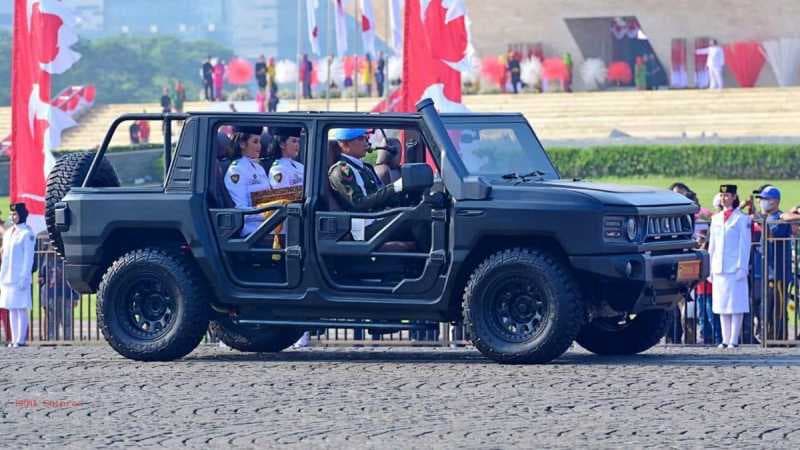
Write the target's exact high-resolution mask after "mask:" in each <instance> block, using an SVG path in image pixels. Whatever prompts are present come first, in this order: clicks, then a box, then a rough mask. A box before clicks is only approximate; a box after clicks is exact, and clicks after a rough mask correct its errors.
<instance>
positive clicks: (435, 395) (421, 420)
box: [0, 345, 800, 448]
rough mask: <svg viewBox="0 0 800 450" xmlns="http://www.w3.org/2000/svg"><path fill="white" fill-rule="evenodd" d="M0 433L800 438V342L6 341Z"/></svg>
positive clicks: (621, 443) (440, 439)
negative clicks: (143, 352) (602, 351)
mask: <svg viewBox="0 0 800 450" xmlns="http://www.w3.org/2000/svg"><path fill="white" fill-rule="evenodd" d="M0 392H2V397H3V403H2V404H1V405H0V436H2V441H0V446H6V445H9V444H11V443H13V444H14V445H13V446H14V447H15V448H30V447H39V446H48V447H53V446H56V445H58V446H67V447H74V448H88V447H106V446H134V445H136V446H145V447H166V448H179V447H191V448H207V447H213V448H220V447H231V446H233V447H250V448H256V447H258V448H264V447H274V446H282V445H289V446H293V447H297V448H316V447H337V448H343V447H344V446H347V448H350V447H356V448H360V447H370V448H449V447H467V448H487V447H493V448H514V447H523V448H529V447H537V448H541V447H577V446H583V447H586V446H591V447H600V448H605V447H615V448H622V447H624V448H630V447H643V446H657V447H665V446H670V447H693V448H698V447H733V446H736V447H763V448H799V447H800V351H798V350H792V349H789V350H787V349H774V350H773V349H771V350H768V351H764V350H761V349H757V348H749V349H740V350H738V351H721V350H716V349H699V348H664V347H659V348H656V349H654V350H652V351H650V352H649V353H647V354H645V355H641V356H636V357H629V358H600V357H596V356H593V355H590V354H587V353H585V352H583V351H582V350H579V349H577V350H574V351H571V352H569V353H567V354H566V355H565V356H563V357H562V358H561V359H559V360H558V361H556V362H555V363H554V364H551V365H544V366H501V365H497V364H494V363H492V362H490V361H488V360H486V359H484V358H483V357H481V356H480V355H479V354H478V353H477V352H476V351H474V350H472V349H455V350H450V349H421V348H388V349H373V348H358V349H352V348H345V349H342V348H328V349H314V350H312V351H289V352H285V353H281V354H275V355H269V354H257V355H256V354H242V353H236V352H232V351H227V350H221V349H218V348H216V347H213V346H204V347H202V348H200V349H198V350H197V351H195V352H194V353H192V354H191V355H190V356H189V357H187V358H186V359H184V360H181V361H177V362H173V363H147V364H145V363H138V362H134V361H128V360H125V359H123V358H121V357H119V356H118V355H117V354H115V353H113V352H112V351H111V350H110V349H109V348H108V347H107V346H104V345H95V346H85V347H55V348H53V347H29V348H22V349H14V350H11V349H0Z"/></svg>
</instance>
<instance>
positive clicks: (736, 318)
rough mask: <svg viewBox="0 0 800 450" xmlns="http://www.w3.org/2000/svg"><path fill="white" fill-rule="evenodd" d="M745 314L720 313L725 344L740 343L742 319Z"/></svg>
mask: <svg viewBox="0 0 800 450" xmlns="http://www.w3.org/2000/svg"><path fill="white" fill-rule="evenodd" d="M743 319H744V314H720V315H719V321H720V325H722V343H723V344H725V345H738V344H739V337H740V336H741V335H742V320H743Z"/></svg>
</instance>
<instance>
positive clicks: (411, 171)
mask: <svg viewBox="0 0 800 450" xmlns="http://www.w3.org/2000/svg"><path fill="white" fill-rule="evenodd" d="M400 177H401V178H402V180H403V191H409V192H419V191H424V190H425V189H428V188H430V187H431V186H433V169H431V166H429V165H427V164H425V163H411V164H403V165H402V166H401V167H400Z"/></svg>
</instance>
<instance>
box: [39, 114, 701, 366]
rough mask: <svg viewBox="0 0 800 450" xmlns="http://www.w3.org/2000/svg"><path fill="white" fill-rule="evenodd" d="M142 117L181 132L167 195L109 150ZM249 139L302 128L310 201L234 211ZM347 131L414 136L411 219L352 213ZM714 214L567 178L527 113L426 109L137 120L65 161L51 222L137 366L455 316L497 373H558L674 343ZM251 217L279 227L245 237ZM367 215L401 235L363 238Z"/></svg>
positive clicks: (409, 173)
mask: <svg viewBox="0 0 800 450" xmlns="http://www.w3.org/2000/svg"><path fill="white" fill-rule="evenodd" d="M143 118H145V119H151V120H155V119H157V120H159V121H162V122H163V126H164V134H165V142H167V143H168V144H166V145H164V154H163V163H164V164H163V167H164V169H163V170H164V177H163V182H159V183H158V184H157V185H151V186H145V187H141V186H122V187H121V186H119V184H120V183H119V179H118V176H117V173H116V172H115V168H114V167H112V165H111V164H110V163H109V161H108V157H107V155H106V148H107V146H108V144H109V142H110V141H111V136H112V134H113V133H114V131H115V130H116V129H117V128H118V127H119V125H120V124H121V123H124V122H126V121H135V120H141V119H143ZM178 122H180V124H181V126H180V138H179V140H177V143H176V144H174V145H172V144H169V143H170V142H172V141H173V140H172V139H171V135H172V133H173V131H177V128H178V127H177V126H173V124H176V123H178ZM231 126H246V127H251V128H252V127H264V129H266V130H269V129H272V128H273V127H296V128H300V129H301V130H302V133H301V141H300V142H301V144H300V145H301V154H300V160H301V161H302V162H303V163H304V165H305V182H304V185H303V186H302V188H301V190H300V195H299V196H298V197H295V198H294V199H292V200H289V201H277V202H275V201H272V202H268V203H263V204H258V205H257V207H254V208H251V209H237V208H235V207H233V204H232V203H231V201H230V199H229V198H227V196H226V195H225V190H224V189H222V188H220V186H221V184H220V183H221V177H224V174H225V167H224V165H225V164H226V159H225V149H224V148H222V149H221V148H220V146H221V145H223V146H224V139H222V140H221V139H220V137H224V133H225V130H226V128H225V127H231ZM343 127H344V128H346V127H361V128H367V129H369V130H371V132H372V138H371V139H372V144H373V145H374V146H375V147H378V148H380V147H383V148H386V147H387V146H388V143H389V142H390V141H391V142H393V143H395V144H397V143H399V148H400V151H401V152H402V161H403V165H402V166H401V168H400V170H398V171H397V174H396V176H399V177H401V178H402V179H403V182H404V186H407V187H408V189H407V191H406V188H404V190H403V192H402V199H401V200H402V201H399V202H398V204H397V205H395V206H394V207H390V208H388V209H385V210H380V211H371V212H354V211H346V210H343V208H342V207H341V205H340V204H339V202H337V199H336V196H335V195H334V193H333V192H332V190H331V187H330V184H329V183H328V169H329V167H330V166H331V165H332V164H333V163H334V162H335V161H336V160H337V158H338V157H339V156H338V155H337V154H336V152H337V150H338V148H339V147H338V145H337V143H336V142H335V141H333V140H332V139H331V138H330V136H331V134H330V131H331V130H332V129H334V128H343ZM228 129H229V128H228ZM176 134H177V133H176ZM267 139H268V136H267ZM221 142H222V143H221ZM696 210H697V207H696V206H695V205H694V204H692V203H690V202H689V201H688V200H687V199H685V198H684V197H681V196H679V195H677V194H674V193H672V192H669V191H666V190H655V189H649V188H640V187H620V186H611V185H604V184H595V183H590V182H582V181H578V180H562V179H560V177H559V174H558V171H557V170H556V168H555V167H554V166H553V164H552V163H551V162H550V160H549V158H548V156H547V154H546V153H545V151H544V150H543V148H542V146H541V144H540V143H539V141H538V139H537V137H536V135H535V134H534V132H533V130H532V129H531V127H530V125H529V124H528V122H527V121H526V120H525V118H524V117H523V116H522V115H520V114H441V115H440V114H438V113H437V111H436V110H435V109H434V106H433V102H431V101H430V100H424V101H422V102H420V103H419V105H418V108H417V113H413V114H394V113H392V114H370V113H339V112H337V113H332V112H327V113H326V112H293V113H276V114H248V113H190V114H180V115H177V114H167V115H126V116H123V117H120V118H119V119H117V120H116V121H115V122H114V123H113V124H112V126H111V129H110V130H109V132H108V135H107V136H106V139H105V141H104V143H103V145H102V146H101V147H100V149H99V151H97V152H95V153H77V154H71V155H68V156H65V157H62V158H61V159H60V160H59V161H58V162H57V164H56V166H55V168H54V169H53V171H52V173H51V174H50V176H49V179H48V191H47V213H46V219H47V224H48V230H49V233H50V237H51V240H52V241H53V243H54V245H55V247H56V248H57V249H58V250H59V251H60V252H61V253H62V254H63V256H64V257H65V259H66V266H65V267H66V268H65V272H66V274H67V278H68V281H69V282H70V284H71V285H72V286H73V287H74V288H75V289H77V290H78V291H80V292H83V293H95V292H96V293H97V318H98V322H99V325H100V327H101V329H102V332H103V334H104V336H105V338H106V340H107V341H108V342H109V343H110V344H111V346H112V347H113V348H114V349H115V350H116V351H118V352H119V353H120V354H122V355H124V356H126V357H128V358H132V359H137V360H172V359H175V358H180V357H182V356H184V355H186V354H188V353H190V352H191V351H192V350H193V349H194V348H195V347H196V346H197V345H198V344H199V343H200V342H201V340H202V339H203V336H204V335H205V334H206V332H207V330H208V329H209V325H210V326H211V328H212V330H213V331H214V332H215V333H217V335H219V336H220V338H221V339H222V341H224V342H225V343H227V344H228V345H229V346H231V347H233V348H235V349H238V350H241V351H254V352H277V351H281V350H283V349H285V348H287V347H289V346H290V345H291V344H292V343H293V342H294V341H295V340H296V339H297V338H298V337H299V336H300V335H301V334H302V333H303V331H304V330H307V329H315V328H325V327H336V328H354V329H359V328H360V329H381V328H385V329H404V328H408V327H412V326H414V323H419V321H438V322H451V323H459V324H461V323H463V325H464V326H465V328H466V331H467V335H468V337H469V339H470V340H471V341H472V343H473V344H474V345H475V347H477V348H478V350H480V351H481V352H482V353H483V354H484V355H486V356H488V357H490V358H492V359H493V360H496V361H499V362H503V363H543V362H547V361H550V360H552V359H554V358H557V357H558V356H560V355H561V354H562V353H564V352H565V351H566V350H567V349H568V348H569V347H570V345H571V344H572V343H573V341H577V342H578V343H579V344H580V345H581V346H583V347H585V348H586V349H588V350H590V351H592V352H594V353H597V354H617V355H620V354H634V353H638V352H641V351H644V350H646V349H648V348H650V347H652V346H653V345H655V344H657V343H658V342H659V341H660V339H661V338H662V337H663V336H664V335H665V332H666V331H667V328H668V321H669V318H670V317H671V310H673V309H674V307H675V305H676V302H677V301H678V300H679V298H680V297H681V295H682V294H683V293H685V292H686V290H687V288H688V287H689V286H690V285H691V284H692V283H693V282H694V281H696V280H697V279H700V278H702V277H705V276H706V275H707V272H708V257H707V254H705V253H704V252H703V251H699V250H696V249H695V242H694V240H693V227H694V223H693V213H694V212H695V211H696ZM252 214H258V215H260V217H263V222H262V223H261V225H260V227H259V228H258V229H257V230H256V231H255V232H253V233H252V234H250V235H247V236H242V234H241V229H242V226H243V223H244V217H245V215H252ZM364 219H366V220H377V221H379V223H381V224H382V228H381V229H380V231H379V232H377V233H375V234H374V235H373V236H371V237H369V238H368V239H366V240H364V239H363V238H362V239H361V240H359V239H355V238H354V236H355V234H356V233H354V232H353V230H354V227H355V224H356V223H357V221H359V220H364ZM362 224H363V222H362ZM420 225H421V226H420ZM411 227H416V229H418V230H419V229H422V230H423V231H424V233H425V235H424V236H422V237H420V236H419V233H416V234H411V233H408V232H407V231H408V229H410V228H411Z"/></svg>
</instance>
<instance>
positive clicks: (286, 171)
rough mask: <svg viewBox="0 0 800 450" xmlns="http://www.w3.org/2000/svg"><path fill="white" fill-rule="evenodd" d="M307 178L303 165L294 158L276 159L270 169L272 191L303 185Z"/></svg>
mask: <svg viewBox="0 0 800 450" xmlns="http://www.w3.org/2000/svg"><path fill="white" fill-rule="evenodd" d="M304 177H305V172H304V168H303V165H302V164H300V163H299V162H297V161H295V160H293V159H292V158H280V159H276V160H275V162H273V163H272V167H270V168H269V184H270V185H271V186H272V189H278V188H286V187H292V186H297V185H302V184H303V180H304Z"/></svg>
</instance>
